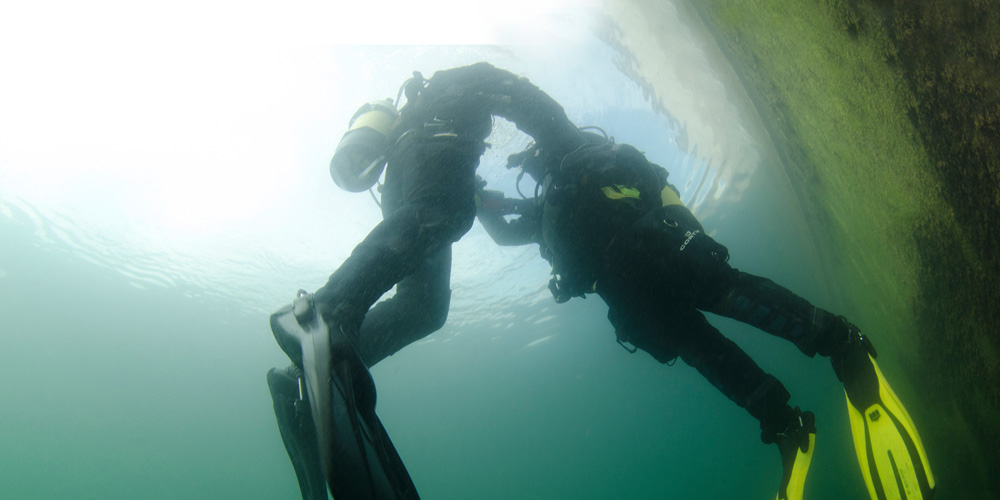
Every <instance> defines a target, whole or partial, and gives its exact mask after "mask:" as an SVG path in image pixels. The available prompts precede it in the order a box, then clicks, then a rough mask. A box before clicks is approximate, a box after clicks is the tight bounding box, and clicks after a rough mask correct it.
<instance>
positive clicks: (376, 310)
mask: <svg viewBox="0 0 1000 500" xmlns="http://www.w3.org/2000/svg"><path fill="white" fill-rule="evenodd" d="M450 277H451V246H450V245H449V246H446V247H445V248H444V249H442V250H441V251H440V252H438V253H437V254H435V255H433V256H431V257H429V258H427V259H426V261H425V263H424V265H423V266H422V267H421V268H420V269H419V270H417V271H416V272H415V273H413V274H411V275H410V276H407V277H406V278H403V280H402V281H400V282H399V283H397V284H396V294H395V295H393V296H392V297H390V298H388V299H386V300H383V301H381V302H379V303H377V304H375V307H372V308H371V310H370V311H368V314H367V315H366V316H365V320H364V322H362V323H361V331H360V333H359V334H358V338H357V339H356V343H357V347H358V353H359V354H361V358H362V359H364V360H365V364H367V365H368V367H372V366H374V365H375V364H376V363H378V362H379V361H381V360H383V359H385V358H386V357H388V356H391V355H393V354H395V353H396V352H397V351H399V350H400V349H402V348H403V347H406V346H407V345H409V344H411V343H413V342H416V341H417V340H420V339H422V338H424V337H426V336H427V335H429V334H431V333H433V332H435V331H437V330H438V329H440V328H441V327H442V326H443V325H444V322H445V320H447V318H448V304H449V302H450V301H451V287H450V281H451V280H450Z"/></svg>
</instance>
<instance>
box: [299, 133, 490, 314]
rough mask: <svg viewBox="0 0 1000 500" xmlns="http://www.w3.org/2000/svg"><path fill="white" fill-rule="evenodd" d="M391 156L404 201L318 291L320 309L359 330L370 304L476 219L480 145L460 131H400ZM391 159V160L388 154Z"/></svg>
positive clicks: (451, 241) (451, 240) (479, 141)
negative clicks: (426, 134) (411, 134)
mask: <svg viewBox="0 0 1000 500" xmlns="http://www.w3.org/2000/svg"><path fill="white" fill-rule="evenodd" d="M403 140H404V141H409V142H408V143H406V144H403V145H401V147H400V150H399V153H398V154H397V155H396V156H397V157H398V158H395V161H397V162H402V163H403V164H404V165H403V167H402V168H397V169H396V170H395V171H396V172H397V173H398V174H399V175H401V176H404V177H405V178H404V179H400V180H398V182H399V185H400V186H403V187H402V194H401V197H402V202H401V204H400V206H399V208H398V209H397V210H395V211H394V212H393V213H392V214H391V215H389V216H388V217H387V218H386V219H385V220H383V221H382V222H381V223H380V224H379V225H378V226H376V227H375V229H373V230H372V231H371V233H369V234H368V236H367V237H366V238H365V239H364V240H363V241H362V242H361V243H360V244H359V245H358V246H357V247H356V248H355V249H354V252H353V253H352V254H351V256H350V257H349V258H348V259H347V260H346V261H344V263H343V264H342V265H341V266H340V268H338V269H337V270H336V271H335V272H334V273H333V274H332V275H331V276H330V279H329V280H328V281H327V283H326V285H324V286H323V287H322V288H320V289H319V290H318V291H317V292H316V294H315V297H316V301H317V302H318V303H319V304H321V306H322V307H323V308H324V315H326V316H328V317H330V318H331V319H334V318H335V322H337V323H338V324H340V325H341V327H344V328H345V330H351V329H356V328H358V327H359V326H360V324H361V320H362V318H363V317H364V314H365V313H366V312H367V310H368V308H369V307H371V305H372V304H374V303H375V301H376V300H378V298H379V297H381V296H382V294H384V293H385V292H386V291H388V290H389V289H390V288H392V286H393V285H395V284H396V283H398V282H399V281H400V280H402V279H403V278H405V277H406V276H408V275H410V274H412V273H413V272H415V271H416V270H417V269H418V268H419V267H420V266H421V265H422V264H423V263H424V262H425V261H426V259H428V258H430V257H431V256H433V255H435V254H437V253H439V252H441V251H442V249H444V248H445V247H446V246H448V245H450V244H451V243H453V242H455V241H458V239H459V238H461V236H462V235H463V234H465V233H466V232H467V231H468V230H469V228H470V227H472V222H473V220H474V219H475V212H476V208H475V200H474V193H475V170H476V167H477V166H478V164H479V156H480V155H481V154H482V152H483V150H484V148H485V146H484V143H483V141H482V140H471V139H466V138H463V137H461V136H460V137H450V136H446V137H440V138H423V139H417V138H410V139H407V138H404V139H403ZM390 161H393V160H390Z"/></svg>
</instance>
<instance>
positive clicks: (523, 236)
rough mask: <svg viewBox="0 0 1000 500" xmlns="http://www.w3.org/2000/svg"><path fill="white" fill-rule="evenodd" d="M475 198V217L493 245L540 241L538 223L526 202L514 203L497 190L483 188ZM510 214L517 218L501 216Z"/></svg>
mask: <svg viewBox="0 0 1000 500" xmlns="http://www.w3.org/2000/svg"><path fill="white" fill-rule="evenodd" d="M497 195H499V196H497ZM477 198H478V202H477V204H476V205H477V206H476V218H478V219H479V222H480V223H481V224H482V225H483V228H484V229H486V233H487V234H489V235H490V238H492V239H493V241H494V242H495V243H496V244H497V245H500V246H518V245H528V244H530V243H536V242H538V241H539V240H540V237H541V226H540V224H539V223H538V218H537V217H535V207H534V205H532V204H530V201H528V200H524V201H522V202H518V201H515V200H511V199H509V198H504V197H503V193H500V192H499V191H485V190H484V191H480V192H479V193H477ZM510 214H519V215H520V217H518V218H516V219H511V220H507V219H506V218H505V217H504V216H505V215H510Z"/></svg>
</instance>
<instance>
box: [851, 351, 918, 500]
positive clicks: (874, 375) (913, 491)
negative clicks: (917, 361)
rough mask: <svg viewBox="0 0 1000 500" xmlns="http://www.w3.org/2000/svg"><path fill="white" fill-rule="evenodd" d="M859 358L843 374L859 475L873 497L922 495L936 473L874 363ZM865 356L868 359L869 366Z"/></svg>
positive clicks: (892, 499)
mask: <svg viewBox="0 0 1000 500" xmlns="http://www.w3.org/2000/svg"><path fill="white" fill-rule="evenodd" d="M864 355H865V356H866V357H867V360H864V359H858V361H859V362H858V363H857V364H855V365H854V368H855V369H854V370H852V372H854V373H853V376H847V377H845V380H844V382H845V392H846V394H847V413H848V415H849V416H850V419H851V431H852V432H853V434H854V449H855V450H856V451H857V453H858V463H859V464H860V465H861V474H862V475H863V476H864V478H865V484H867V485H868V493H869V494H870V495H871V497H872V500H926V499H929V498H931V496H933V494H934V475H933V474H932V473H931V466H930V462H928V460H927V453H926V452H924V445H923V443H921V442H920V435H919V434H917V428H916V426H914V425H913V420H911V419H910V415H909V414H908V413H907V412H906V408H904V407H903V404H902V403H901V402H900V401H899V398H898V397H896V394H895V393H894V392H892V388H890V387H889V383H888V382H886V380H885V377H884V376H882V372H881V371H880V370H879V368H878V364H876V363H875V358H873V357H872V356H871V354H869V353H864ZM865 361H870V363H871V364H870V365H869V366H865V365H868V363H866V362H865Z"/></svg>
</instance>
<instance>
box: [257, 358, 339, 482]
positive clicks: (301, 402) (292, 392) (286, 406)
mask: <svg viewBox="0 0 1000 500" xmlns="http://www.w3.org/2000/svg"><path fill="white" fill-rule="evenodd" d="M301 377H302V371H301V370H299V368H298V367H297V366H295V365H292V366H289V367H288V368H285V369H284V370H279V369H277V368H272V369H271V370H270V371H268V372H267V387H268V389H270V391H271V400H272V401H273V402H274V417H275V419H277V421H278V431H279V432H280V433H281V441H282V442H283V443H284V444H285V451H287V452H288V458H289V460H291V461H292V467H293V468H294V469H295V476H296V477H297V478H298V480H299V489H300V490H301V492H302V499H303V500H327V498H328V497H327V494H326V478H325V477H324V476H323V469H322V467H321V465H320V458H319V448H318V447H317V445H316V429H315V427H314V426H313V420H312V413H311V412H310V409H309V402H308V401H306V400H305V399H304V397H305V394H304V392H305V391H304V387H303V385H304V382H303V381H302V378H301Z"/></svg>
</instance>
